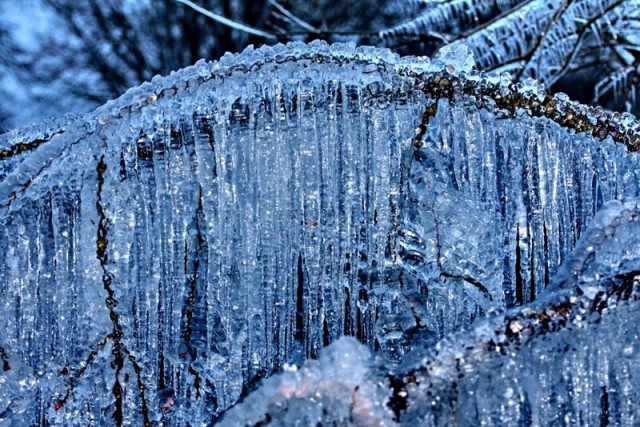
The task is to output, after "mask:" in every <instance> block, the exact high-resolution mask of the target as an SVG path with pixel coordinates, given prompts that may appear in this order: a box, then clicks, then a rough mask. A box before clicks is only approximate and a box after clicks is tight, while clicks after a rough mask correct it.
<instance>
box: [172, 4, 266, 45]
mask: <svg viewBox="0 0 640 427" xmlns="http://www.w3.org/2000/svg"><path fill="white" fill-rule="evenodd" d="M176 1H177V2H180V3H182V4H184V5H186V6H189V7H190V8H191V9H193V10H195V11H196V12H200V13H201V14H203V15H204V16H207V17H209V18H211V19H213V20H214V21H216V22H219V23H220V24H222V25H226V26H228V27H231V28H234V29H236V30H240V31H244V32H245V33H249V34H253V35H254V36H260V37H264V38H267V39H275V38H277V37H276V36H275V35H273V34H271V33H268V32H266V31H264V30H260V29H258V28H253V27H250V26H248V25H246V24H243V23H241V22H236V21H232V20H231V19H229V18H225V17H224V16H220V15H218V14H215V13H213V12H211V11H209V10H207V9H205V8H203V7H201V6H198V5H197V4H195V3H193V2H191V1H189V0H176Z"/></svg>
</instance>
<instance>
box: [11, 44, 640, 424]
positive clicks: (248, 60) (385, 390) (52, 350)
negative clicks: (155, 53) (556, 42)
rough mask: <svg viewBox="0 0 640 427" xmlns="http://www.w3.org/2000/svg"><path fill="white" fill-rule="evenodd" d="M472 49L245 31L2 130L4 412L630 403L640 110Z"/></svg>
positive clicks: (589, 409) (627, 410)
mask: <svg viewBox="0 0 640 427" xmlns="http://www.w3.org/2000/svg"><path fill="white" fill-rule="evenodd" d="M464 53H466V50H465V51H464V52H446V55H443V56H442V57H441V58H440V59H439V60H438V61H436V62H434V64H430V63H429V61H428V60H425V59H417V58H400V57H397V56H395V55H393V54H391V53H390V52H389V51H386V50H381V49H374V48H357V49H356V48H355V47H353V46H351V45H333V46H328V45H326V44H323V43H312V44H309V45H304V44H291V45H287V46H276V47H273V48H261V49H257V50H253V49H249V50H247V51H245V52H244V53H242V54H240V55H229V56H226V57H224V58H222V59H221V60H220V61H218V62H214V63H206V62H202V63H199V64H197V65H196V66H194V67H191V68H187V69H185V70H182V71H180V72H178V73H175V74H172V75H171V76H169V77H166V78H157V79H154V80H153V81H152V82H151V83H148V84H145V85H142V86H141V87H139V88H135V89H132V90H131V91H129V92H128V93H127V94H125V95H124V96H123V97H121V98H120V99H118V100H116V101H113V102H110V103H108V104H106V105H105V106H103V107H101V108H100V109H98V110H96V111H95V112H93V113H91V114H88V115H84V116H78V117H68V118H66V119H65V120H61V121H59V122H50V123H45V124H42V125H37V126H32V127H28V128H25V129H22V130H19V131H15V132H13V133H8V134H5V135H3V136H1V137H0V222H1V223H2V228H1V229H0V257H2V262H1V264H0V313H1V315H0V329H1V330H3V331H4V334H3V335H2V336H0V357H1V360H2V363H3V370H2V371H1V372H0V423H2V422H9V423H11V424H12V425H33V424H36V425H45V424H47V423H48V424H53V425H62V424H64V425H88V424H97V425H113V424H115V425H152V424H156V423H159V424H164V425H184V424H185V422H188V423H191V424H192V425H195V424H200V425H202V424H204V425H207V424H210V423H213V422H216V421H218V420H220V417H221V416H222V415H223V414H224V417H223V418H222V420H223V421H224V422H227V423H230V424H232V425H233V424H234V423H238V422H240V423H242V422H247V423H268V422H270V421H273V422H274V423H276V424H277V423H285V424H289V423H293V420H305V421H299V422H302V423H306V422H316V421H320V422H327V423H330V422H338V423H343V422H350V423H353V424H358V423H360V424H363V425H371V424H372V423H378V424H380V425H384V424H389V423H392V422H400V423H407V424H412V423H414V422H415V421H416V420H422V421H423V422H425V423H432V424H446V423H447V421H450V420H453V419H459V420H460V421H461V422H464V423H469V424H477V422H480V420H489V421H491V422H494V423H498V422H501V420H502V421H504V420H509V419H510V418H509V417H515V416H516V415H517V417H520V418H518V419H533V420H540V422H541V423H543V424H544V423H546V422H547V421H549V422H551V421H553V419H552V417H553V416H555V415H554V414H562V415H561V416H562V417H565V416H566V417H572V416H575V417H577V418H575V420H576V421H575V422H576V423H581V422H583V421H584V420H586V421H585V422H587V421H588V422H591V421H590V420H592V419H596V418H597V419H601V418H598V417H602V416H603V415H602V413H603V411H604V409H602V408H604V406H603V405H604V404H600V406H598V405H596V403H594V402H595V401H596V400H597V399H600V401H604V400H606V401H607V405H608V406H607V408H608V409H607V411H608V412H607V414H611V417H612V418H611V422H613V421H614V419H615V420H621V422H625V420H632V419H633V414H632V412H633V411H634V410H635V406H633V405H631V406H630V405H629V404H626V403H625V402H627V398H629V399H631V398H632V396H633V393H634V391H633V390H632V388H633V387H635V386H634V384H635V383H634V372H633V369H632V365H633V363H634V362H637V359H635V351H634V348H635V347H634V346H635V345H636V344H637V343H636V341H637V340H635V341H634V339H635V335H634V333H633V332H632V331H630V330H629V327H628V326H625V324H623V323H622V322H620V321H619V318H620V316H632V313H633V310H632V309H633V306H634V303H633V302H634V301H635V299H636V290H635V284H634V283H635V282H634V280H635V279H634V277H635V272H636V271H637V270H636V267H635V266H636V264H637V259H636V258H635V254H636V253H637V251H635V250H631V249H629V248H630V247H635V246H629V245H632V244H633V243H634V242H636V241H637V239H636V238H635V236H636V233H637V230H636V228H637V226H636V225H635V218H636V212H637V211H638V210H637V208H636V207H635V204H634V202H633V198H634V197H637V196H638V195H639V194H640V176H638V171H639V170H640V168H639V167H638V166H639V165H638V158H637V156H636V155H635V154H633V153H631V152H630V151H631V150H637V149H638V148H639V147H640V130H639V129H640V127H639V126H638V123H637V122H636V121H635V120H634V119H633V118H631V117H630V116H624V115H623V116H619V115H613V114H609V113H605V112H603V111H600V110H595V109H591V108H588V107H584V106H582V105H579V104H576V103H573V102H571V101H569V100H567V99H566V98H565V97H564V96H562V95H558V96H555V97H552V96H549V95H547V94H545V93H544V92H543V91H542V90H541V89H540V88H539V87H537V86H536V85H535V84H534V83H532V82H531V83H527V84H525V85H523V86H520V85H514V84H512V83H511V82H510V80H509V79H508V78H507V77H505V76H485V75H482V74H477V73H475V72H473V71H470V69H469V67H470V64H471V59H470V58H469V57H468V56H467V55H465V54H464ZM622 199H624V201H623V202H615V200H622ZM610 201H614V202H612V204H609V205H607V206H608V207H607V208H606V209H605V211H604V213H601V214H598V215H597V216H596V219H594V220H593V221H592V218H594V216H595V215H596V212H598V211H599V210H600V209H601V208H602V207H603V206H604V205H605V203H607V202H610ZM616 203H617V204H616ZM590 222H593V223H594V226H593V227H594V228H593V229H592V231H587V232H585V230H586V228H587V225H588V224H589V223H590ZM612 227H613V228H612ZM594 230H595V231H594ZM582 235H584V238H583V241H582V242H580V243H578V244H577V246H576V242H577V241H578V239H579V238H580V236H582ZM602 236H604V237H605V238H601V237H602ZM590 239H596V240H597V243H594V244H590V243H589V242H591V240H590ZM574 247H575V248H576V249H575V252H574V253H573V254H572V255H571V256H569V254H570V253H571V252H572V250H574ZM565 259H567V261H566V263H565V266H564V267H563V268H561V269H560V270H559V269H558V268H559V265H560V264H561V263H562V262H563V260H565ZM558 270H559V273H558V279H557V280H556V281H554V280H555V279H554V276H555V275H556V273H557V272H558ZM547 288H548V289H547ZM543 295H544V296H543ZM618 300H619V302H620V303H619V304H616V303H615V302H617V301H618ZM532 301H534V302H533V303H532ZM602 301H605V303H604V305H603V303H602ZM523 304H524V305H523ZM549 310H551V311H549ZM531 313H534V314H535V315H531ZM581 313H583V314H581ZM487 316H488V317H487ZM481 318H486V319H481ZM478 319H480V320H478ZM549 319H550V320H549ZM536 322H537V323H536ZM567 325H569V326H567ZM573 326H575V328H573ZM625 328H626V329H625ZM573 329H575V330H576V332H574V331H573ZM609 329H611V330H612V331H617V332H612V333H613V334H617V335H615V339H616V340H617V341H613V342H614V343H615V345H609V348H608V349H607V351H605V350H604V349H603V350H601V351H599V352H593V351H589V349H602V348H603V344H602V343H603V342H607V343H609V344H611V342H612V341H607V340H606V331H607V330H609ZM516 330H517V331H516ZM344 335H347V336H352V337H355V338H357V339H358V340H359V341H360V342H361V343H363V344H362V345H359V344H356V343H355V342H354V341H353V340H350V339H340V338H341V337H342V336H344ZM339 339H340V340H339ZM332 343H335V344H332ZM503 343H504V344H503ZM436 344H437V345H436ZM327 346H328V348H327V349H326V350H324V353H323V352H322V349H323V348H324V347H327ZM509 346H511V347H509ZM585 346H586V348H587V349H586V350H585V349H584V348H583V347H585ZM565 347H567V348H577V349H579V351H578V350H576V351H574V352H568V351H567V352H565V353H566V354H565V353H562V352H560V351H559V350H558V349H564V348H565ZM367 348H368V349H367ZM507 348H509V350H507ZM629 349H630V350H629ZM370 352H372V354H373V356H372V355H370ZM543 352H546V353H545V354H548V355H554V356H553V357H556V356H557V357H558V358H559V360H562V362H560V364H554V363H551V362H549V363H547V362H546V360H545V359H544V358H542V359H540V357H542V356H544V354H543ZM625 352H626V353H625ZM596 353H597V356H596V355H595V354H596ZM323 354H324V355H323ZM622 355H626V356H624V357H627V359H628V364H626V365H625V364H624V363H619V364H616V366H615V367H612V366H611V365H612V361H613V360H614V358H615V357H623V356H622ZM318 357H319V360H318V361H307V362H305V360H307V359H316V358H318ZM549 357H551V356H549ZM460 358H462V359H460ZM461 360H462V361H461ZM291 366H300V369H299V370H298V371H295V372H294V371H293V368H291ZM523 366H524V367H526V369H522V367H523ZM467 368H468V369H467ZM283 369H285V371H286V372H285V373H284V374H282V375H281V376H278V377H274V378H270V379H267V380H266V381H264V383H263V385H262V386H261V387H259V388H258V390H256V391H253V392H252V390H254V389H255V388H256V386H257V384H258V383H259V381H260V380H261V379H262V378H265V377H269V376H271V375H272V374H274V373H276V372H278V371H281V370H283ZM574 369H577V370H578V371H575V372H574ZM625 369H626V371H625ZM461 374H464V375H463V377H464V379H463V380H462V381H459V380H457V379H456V378H458V376H459V375H461ZM463 377H460V378H463ZM545 378H546V379H545ZM605 380H606V381H605ZM536 381H541V384H543V386H542V387H537V388H536V390H534V391H535V393H538V394H535V393H534V391H529V388H531V387H533V386H531V387H530V386H529V385H528V384H532V383H535V382H536ZM545 381H547V382H545ZM576 381H577V383H576ZM585 382H586V383H588V384H589V386H588V387H587V386H584V387H583V383H585ZM572 384H573V385H572ZM571 387H573V388H571ZM576 387H578V388H580V390H589V391H588V392H587V391H585V393H584V394H580V396H581V397H580V398H578V397H576V396H577V395H576V393H577V392H576V391H575V390H577V388H576ZM589 387H590V388H589ZM533 388H535V387H533ZM310 390H314V391H313V392H311V391H310ZM462 390H464V393H463V392H462ZM508 390H511V392H509V391H508ZM603 390H604V391H603ZM481 392H482V393H485V392H487V393H491V394H492V396H493V397H489V396H487V398H486V399H485V398H484V397H483V396H482V395H480V394H479V393H481ZM532 393H533V394H532ZM545 393H546V394H545ZM554 393H556V394H554ZM563 393H564V394H563ZM534 394H535V395H534ZM245 396H246V397H245ZM549 396H555V397H549ZM566 396H570V397H566ZM603 396H605V397H603ZM242 398H244V401H243V402H244V403H242V404H240V405H238V406H237V407H236V408H234V409H231V410H229V408H232V407H233V406H234V405H235V404H236V403H238V401H239V400H240V399H242ZM495 399H498V400H495ZM553 399H555V400H553ZM580 399H582V400H580ZM594 399H595V400H594ZM512 401H513V402H515V403H513V404H511V403H509V402H512ZM600 401H599V402H600ZM251 402H252V403H251ZM539 402H546V403H545V404H544V405H543V404H539V405H538V403H539ZM545 405H546V406H545ZM554 405H555V406H554ZM558 405H559V406H558ZM625 405H626V406H625ZM534 406H535V411H537V412H535V413H534V412H533V411H534V409H532V408H533V407H534ZM249 407H250V408H251V409H247V408H249ZM559 408H560V409H559ZM514 411H515V412H514ZM527 411H528V412H527ZM514 414H516V415H514ZM614 415H615V416H616V417H618V418H613V417H614ZM558 416H560V415H558ZM607 416H609V415H607ZM501 417H502V418H501ZM625 417H626V418H625ZM511 419H516V418H511Z"/></svg>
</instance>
